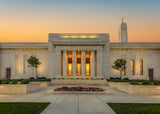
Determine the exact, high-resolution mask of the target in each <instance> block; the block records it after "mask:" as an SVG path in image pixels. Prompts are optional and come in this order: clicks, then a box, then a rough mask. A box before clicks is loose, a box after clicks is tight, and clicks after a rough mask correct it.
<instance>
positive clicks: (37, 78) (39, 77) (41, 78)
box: [37, 77, 47, 79]
mask: <svg viewBox="0 0 160 114" xmlns="http://www.w3.org/2000/svg"><path fill="white" fill-rule="evenodd" d="M37 79H47V78H46V77H38V78H37Z"/></svg>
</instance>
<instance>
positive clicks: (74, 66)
mask: <svg viewBox="0 0 160 114" xmlns="http://www.w3.org/2000/svg"><path fill="white" fill-rule="evenodd" d="M72 64H73V68H72V70H73V71H72V72H73V75H72V76H73V77H76V61H75V50H73V63H72Z"/></svg>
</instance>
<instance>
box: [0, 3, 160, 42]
mask: <svg viewBox="0 0 160 114" xmlns="http://www.w3.org/2000/svg"><path fill="white" fill-rule="evenodd" d="M123 16H125V17H126V20H127V25H128V38H129V42H160V0H0V42H47V41H48V33H109V34H110V41H111V42H117V41H118V28H119V25H120V23H121V18H122V17H123Z"/></svg>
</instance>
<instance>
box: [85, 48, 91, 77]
mask: <svg viewBox="0 0 160 114" xmlns="http://www.w3.org/2000/svg"><path fill="white" fill-rule="evenodd" d="M85 64H86V65H85V68H86V70H85V71H86V76H91V51H85Z"/></svg>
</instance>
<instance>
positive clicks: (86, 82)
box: [50, 79, 107, 86]
mask: <svg viewBox="0 0 160 114" xmlns="http://www.w3.org/2000/svg"><path fill="white" fill-rule="evenodd" d="M50 85H101V86H106V85H107V81H106V80H80V79H79V80H74V79H72V80H71V79H55V80H52V81H51V82H50Z"/></svg>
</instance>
